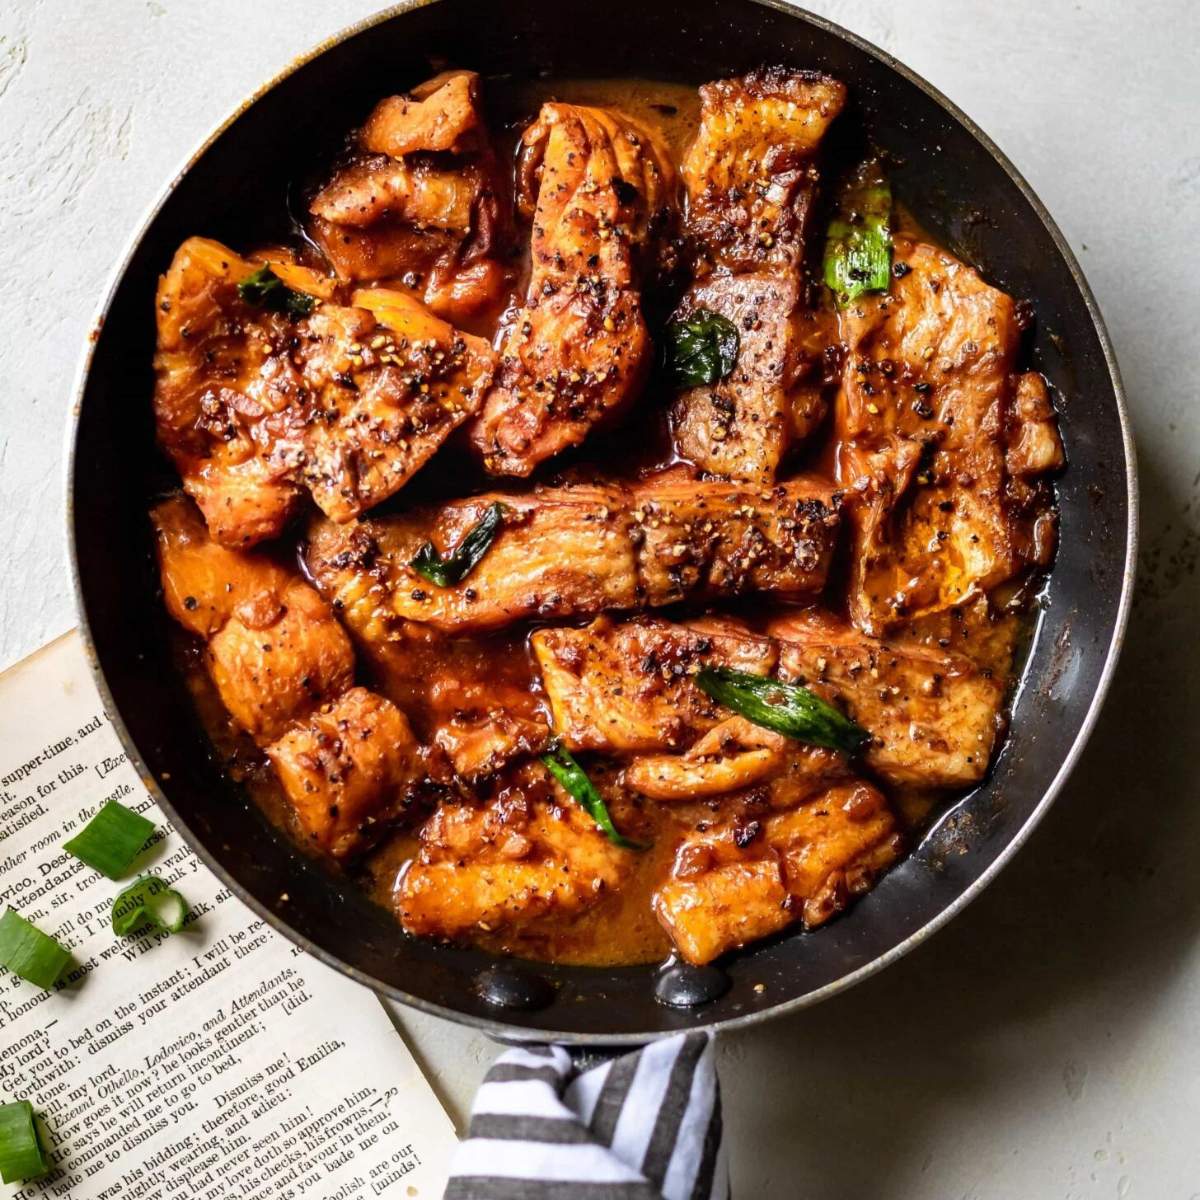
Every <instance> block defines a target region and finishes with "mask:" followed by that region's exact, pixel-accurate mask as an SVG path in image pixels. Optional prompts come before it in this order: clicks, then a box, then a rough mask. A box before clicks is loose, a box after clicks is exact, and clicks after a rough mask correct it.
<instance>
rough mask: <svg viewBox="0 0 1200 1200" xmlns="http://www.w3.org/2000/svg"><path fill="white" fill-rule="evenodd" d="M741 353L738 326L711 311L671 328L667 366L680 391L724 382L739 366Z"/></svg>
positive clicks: (704, 310)
mask: <svg viewBox="0 0 1200 1200" xmlns="http://www.w3.org/2000/svg"><path fill="white" fill-rule="evenodd" d="M740 349H741V338H740V337H739V336H738V331H737V326H736V325H734V323H733V322H732V321H729V320H727V319H726V318H725V317H723V316H721V314H720V313H715V312H713V311H712V310H711V309H708V308H698V309H696V311H695V312H694V313H692V315H691V316H690V317H687V318H686V319H685V320H680V321H672V322H670V324H668V325H667V342H666V355H667V365H668V367H669V368H670V370H671V373H672V374H673V375H674V376H675V382H676V384H677V385H678V386H679V387H700V386H701V385H702V384H706V383H716V382H717V381H718V380H720V379H724V378H725V376H726V375H728V374H729V373H730V372H731V371H732V370H733V368H734V367H736V366H737V360H738V351H739V350H740Z"/></svg>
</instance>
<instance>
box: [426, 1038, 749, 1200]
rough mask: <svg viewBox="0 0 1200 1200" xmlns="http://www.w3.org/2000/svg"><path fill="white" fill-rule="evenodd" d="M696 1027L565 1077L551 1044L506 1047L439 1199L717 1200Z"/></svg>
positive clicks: (722, 1192) (703, 1041) (718, 1148)
mask: <svg viewBox="0 0 1200 1200" xmlns="http://www.w3.org/2000/svg"><path fill="white" fill-rule="evenodd" d="M728 1196H729V1170H728V1166H727V1164H726V1159H725V1150H724V1140H723V1138H722V1136H721V1092H720V1087H719V1085H718V1083H717V1071H716V1065H715V1063H714V1062H713V1047H712V1042H711V1040H710V1039H709V1037H708V1035H707V1034H703V1033H689V1034H680V1035H679V1036H678V1037H673V1038H668V1039H666V1040H665V1041H660V1042H652V1043H651V1044H650V1045H649V1046H645V1047H643V1048H642V1049H640V1050H636V1051H634V1052H633V1053H632V1054H626V1055H624V1056H623V1057H621V1058H615V1059H611V1060H610V1061H608V1062H604V1063H601V1064H600V1065H599V1066H596V1067H592V1068H591V1069H590V1070H585V1071H583V1072H581V1073H576V1071H575V1069H574V1066H573V1065H572V1062H571V1056H570V1055H569V1054H568V1053H567V1052H566V1051H565V1050H564V1049H563V1048H562V1047H561V1046H526V1047H523V1048H521V1049H518V1050H509V1051H508V1052H507V1053H505V1054H502V1055H501V1056H500V1057H499V1058H498V1059H497V1060H496V1062H495V1063H494V1064H493V1066H492V1069H491V1070H490V1071H489V1072H488V1074H487V1077H486V1078H485V1079H484V1081H483V1083H482V1085H481V1086H480V1088H479V1092H478V1094H477V1095H476V1097H475V1106H474V1108H473V1110H472V1112H471V1126H470V1129H469V1130H468V1132H467V1137H466V1140H465V1141H464V1142H462V1144H461V1145H460V1146H459V1148H458V1152H457V1154H456V1155H455V1158H454V1163H453V1165H452V1167H451V1171H450V1182H449V1183H448V1184H447V1186H446V1194H445V1200H728Z"/></svg>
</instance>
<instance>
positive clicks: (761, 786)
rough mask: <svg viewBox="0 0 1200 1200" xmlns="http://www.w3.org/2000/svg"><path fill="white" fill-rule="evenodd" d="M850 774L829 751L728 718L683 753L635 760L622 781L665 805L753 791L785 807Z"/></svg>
mask: <svg viewBox="0 0 1200 1200" xmlns="http://www.w3.org/2000/svg"><path fill="white" fill-rule="evenodd" d="M850 774H851V772H850V769H849V767H848V765H847V763H846V759H845V757H844V756H843V755H841V754H838V753H837V752H836V751H834V750H826V749H824V748H822V747H820V746H810V745H806V744H804V743H803V742H797V741H794V740H793V739H791V738H787V737H784V736H783V735H782V734H779V733H774V732H772V731H771V730H769V729H763V728H762V727H761V726H758V725H755V724H753V723H752V722H750V721H747V720H746V719H745V718H744V717H738V716H730V717H728V718H727V719H726V720H723V721H722V722H721V723H720V724H719V725H714V726H713V727H712V728H711V729H709V731H708V732H707V733H705V734H703V735H702V736H701V737H699V738H698V739H697V740H696V741H694V742H693V743H692V744H691V746H689V747H688V748H687V750H685V751H684V752H683V753H682V754H648V755H645V756H643V757H641V758H635V759H634V760H633V761H632V762H631V763H630V764H629V766H627V767H626V768H625V771H624V773H623V775H622V781H623V783H624V784H625V786H626V787H628V788H629V789H631V790H632V791H633V792H634V793H636V794H637V795H639V796H645V797H647V798H649V799H651V800H658V801H660V802H664V803H678V804H687V803H694V802H695V801H698V800H708V799H712V798H715V797H718V796H726V795H728V794H730V793H731V792H738V791H742V790H744V789H746V788H757V789H758V791H757V793H756V796H757V797H758V798H759V799H760V800H761V801H762V802H764V803H766V804H769V805H770V806H771V807H773V808H788V807H791V806H793V805H795V804H797V803H799V801H800V800H802V799H804V798H805V797H807V796H808V795H809V794H811V793H812V792H815V791H818V790H819V789H821V788H824V787H828V786H830V785H831V784H832V783H834V782H837V781H840V780H845V779H847V778H849V776H850Z"/></svg>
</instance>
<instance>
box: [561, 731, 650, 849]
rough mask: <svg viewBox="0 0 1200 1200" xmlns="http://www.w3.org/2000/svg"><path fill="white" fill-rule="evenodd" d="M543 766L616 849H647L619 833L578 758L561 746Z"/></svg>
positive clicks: (602, 799)
mask: <svg viewBox="0 0 1200 1200" xmlns="http://www.w3.org/2000/svg"><path fill="white" fill-rule="evenodd" d="M542 762H544V763H545V764H546V767H547V769H548V770H549V771H550V774H551V775H553V776H554V778H555V779H557V780H558V782H559V783H560V784H562V786H563V788H564V789H565V790H566V791H568V792H570V794H571V796H572V797H573V798H574V799H575V801H576V802H577V803H578V804H579V805H580V806H581V807H582V808H583V809H584V811H585V812H586V813H587V814H588V816H590V817H591V818H592V820H593V821H595V822H596V826H597V827H598V828H599V830H600V831H601V833H603V834H604V835H605V836H606V837H607V838H608V840H609V841H610V842H612V844H613V845H614V846H621V847H623V848H624V849H626V850H645V849H646V847H645V846H644V845H643V844H642V843H641V842H634V841H630V839H629V838H627V837H625V836H624V834H621V833H619V832H618V831H617V827H616V826H615V825H614V824H613V821H612V817H611V816H610V815H609V812H608V805H607V804H605V803H604V798H603V797H602V796H601V795H600V793H599V792H598V791H596V785H595V784H594V783H592V781H591V780H590V779H589V778H588V776H587V772H586V771H585V770H584V769H583V768H582V767H581V766H580V765H579V764H578V763H577V762H576V761H575V759H574V756H573V755H572V754H571V752H570V751H569V750H567V749H566V747H564V746H561V745H559V746H554V747H552V748H551V749H550V750H548V751H547V752H546V753H545V754H543V755H542Z"/></svg>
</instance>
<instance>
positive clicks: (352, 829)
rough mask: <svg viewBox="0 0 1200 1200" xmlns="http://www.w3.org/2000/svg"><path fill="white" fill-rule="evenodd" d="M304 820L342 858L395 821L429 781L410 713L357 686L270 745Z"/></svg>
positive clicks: (315, 839) (316, 840)
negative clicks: (417, 789)
mask: <svg viewBox="0 0 1200 1200" xmlns="http://www.w3.org/2000/svg"><path fill="white" fill-rule="evenodd" d="M265 750H266V754H267V757H268V758H269V759H270V760H271V764H272V766H274V768H275V774H276V775H277V776H278V778H279V782H280V783H281V784H282V785H283V790H284V792H285V793H286V795H287V797H288V799H289V800H290V801H291V803H292V806H293V808H294V810H295V813H296V817H297V820H298V822H299V824H300V826H301V828H302V829H303V830H304V832H305V833H306V834H307V836H308V839H309V841H310V842H311V843H312V844H313V845H314V846H316V847H317V848H318V849H320V850H323V851H325V852H326V853H328V854H332V855H334V856H335V857H342V856H344V855H345V854H347V853H349V852H351V851H352V850H355V849H357V848H358V846H359V845H360V844H361V843H362V842H363V840H364V838H367V837H369V835H370V833H371V830H372V826H374V825H376V824H377V823H379V822H381V821H384V820H388V821H394V820H395V819H396V818H397V817H398V816H399V815H401V814H402V813H403V811H404V808H405V806H406V805H407V804H408V803H410V802H411V800H412V785H413V784H414V783H416V782H417V781H419V780H421V779H422V778H423V777H424V775H425V764H424V758H423V756H422V753H421V747H420V746H419V745H418V744H417V741H416V739H415V738H414V737H413V734H412V730H411V729H410V728H409V725H408V721H406V720H405V718H404V714H403V713H401V711H400V710H399V709H398V708H397V707H396V706H395V705H394V704H392V703H391V701H389V700H385V699H384V698H383V697H382V696H377V695H376V694H375V693H374V692H369V691H367V689H366V688H361V687H355V688H350V689H349V690H348V691H345V692H343V693H342V694H341V695H340V696H338V697H337V699H336V700H333V701H331V702H330V703H329V704H326V705H324V706H323V707H322V708H320V709H318V710H317V711H316V712H315V713H313V714H312V715H311V716H310V717H308V718H306V719H305V720H303V721H299V722H297V723H295V724H293V725H292V726H291V727H290V728H289V729H288V730H287V732H286V733H284V734H283V735H282V736H281V737H280V738H279V739H278V741H275V742H273V743H271V744H270V745H268V746H266V747H265Z"/></svg>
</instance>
